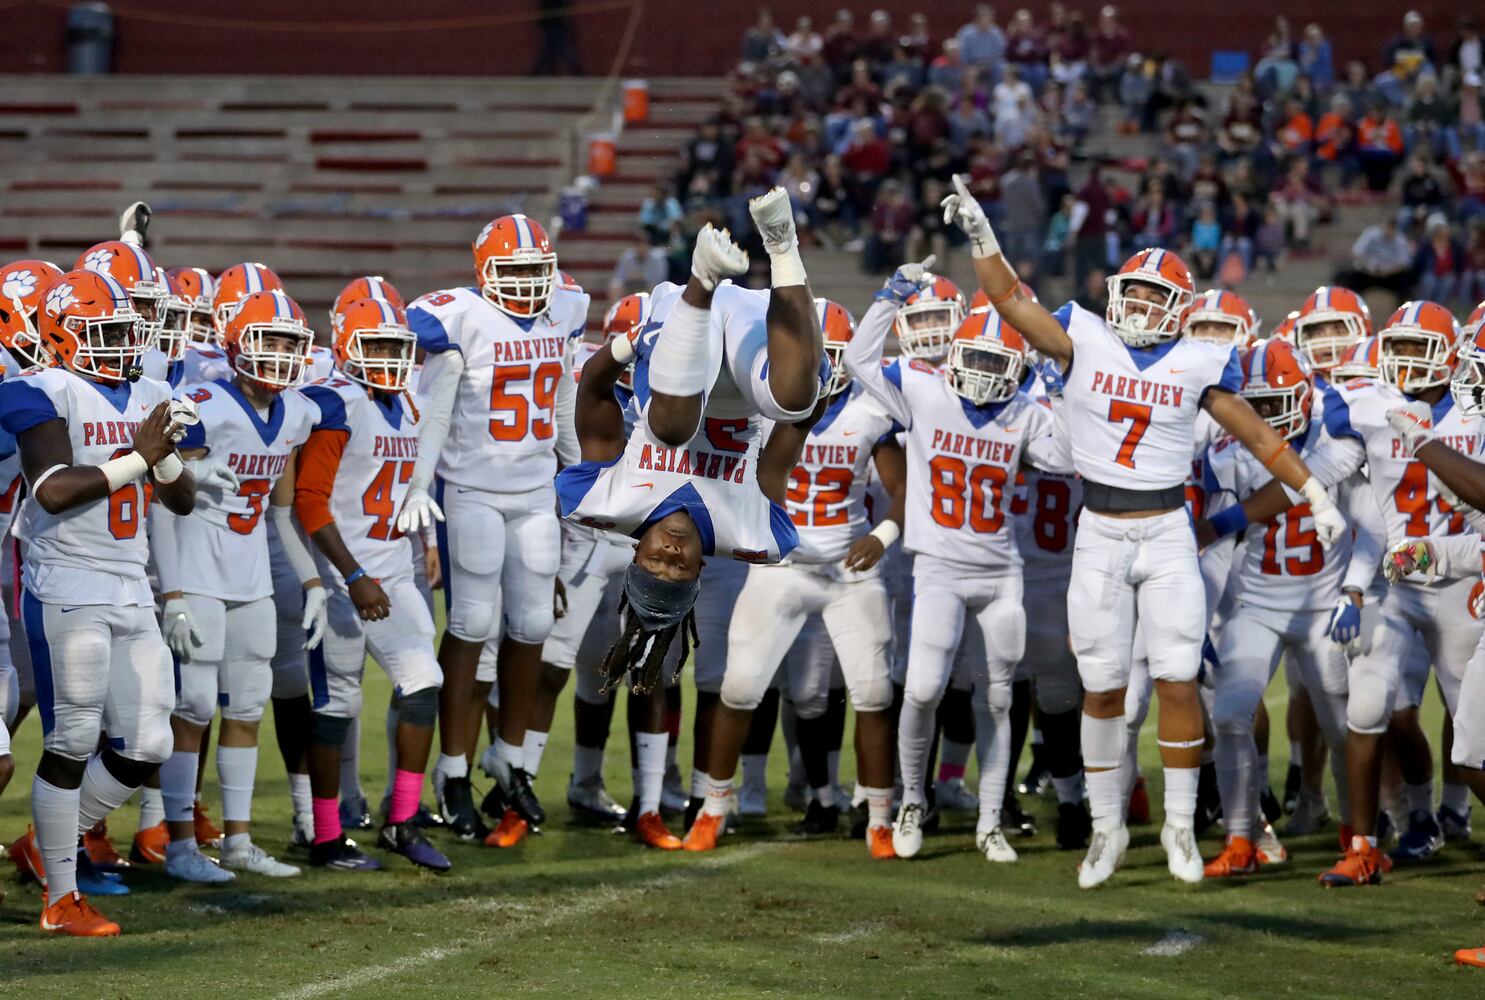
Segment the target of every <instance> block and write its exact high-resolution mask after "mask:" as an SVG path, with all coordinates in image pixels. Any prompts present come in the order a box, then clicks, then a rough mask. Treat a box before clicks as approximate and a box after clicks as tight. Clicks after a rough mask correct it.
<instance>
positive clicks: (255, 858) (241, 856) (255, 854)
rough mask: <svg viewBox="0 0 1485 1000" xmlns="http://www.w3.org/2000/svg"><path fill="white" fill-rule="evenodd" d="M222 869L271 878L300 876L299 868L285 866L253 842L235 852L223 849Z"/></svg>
mask: <svg viewBox="0 0 1485 1000" xmlns="http://www.w3.org/2000/svg"><path fill="white" fill-rule="evenodd" d="M222 867H223V868H230V869H231V870H232V871H235V872H247V873H249V874H251V875H266V876H267V877H269V878H293V877H294V876H295V875H298V874H299V869H298V868H295V867H294V866H293V865H286V864H284V863H283V862H282V861H279V860H278V859H277V858H275V857H273V855H271V854H269V853H268V852H267V851H265V850H263V848H261V847H259V846H258V845H257V844H255V843H253V842H252V841H251V840H250V841H248V842H247V845H246V846H245V847H239V848H238V849H237V850H235V851H229V850H227V849H226V848H225V847H224V848H222Z"/></svg>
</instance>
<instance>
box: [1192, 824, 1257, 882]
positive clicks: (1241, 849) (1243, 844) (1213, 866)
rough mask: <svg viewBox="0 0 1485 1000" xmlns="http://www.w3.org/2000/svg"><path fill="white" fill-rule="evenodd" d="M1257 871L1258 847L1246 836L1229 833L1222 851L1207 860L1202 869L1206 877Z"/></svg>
mask: <svg viewBox="0 0 1485 1000" xmlns="http://www.w3.org/2000/svg"><path fill="white" fill-rule="evenodd" d="M1257 871H1258V849H1257V848H1255V847H1254V846H1253V842H1252V841H1251V840H1249V839H1248V838H1247V837H1239V836H1237V835H1236V834H1229V835H1228V837H1227V843H1225V844H1223V845H1222V853H1221V854H1218V855H1217V856H1216V857H1215V858H1213V859H1212V860H1210V861H1208V862H1207V863H1206V866H1205V867H1204V868H1203V869H1202V875H1203V876H1204V877H1206V878H1233V877H1235V876H1238V875H1252V874H1254V873H1255V872H1257Z"/></svg>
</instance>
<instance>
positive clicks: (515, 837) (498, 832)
mask: <svg viewBox="0 0 1485 1000" xmlns="http://www.w3.org/2000/svg"><path fill="white" fill-rule="evenodd" d="M530 832H531V826H530V824H528V823H527V822H526V820H525V818H523V817H522V816H521V814H520V813H518V812H516V811H515V810H514V809H507V810H506V811H505V815H504V816H501V817H500V822H499V823H497V824H496V826H495V829H493V830H491V831H490V833H489V835H488V836H487V837H485V846H486V847H515V846H516V845H517V844H519V843H520V842H521V841H523V840H525V839H526V834H528V833H530Z"/></svg>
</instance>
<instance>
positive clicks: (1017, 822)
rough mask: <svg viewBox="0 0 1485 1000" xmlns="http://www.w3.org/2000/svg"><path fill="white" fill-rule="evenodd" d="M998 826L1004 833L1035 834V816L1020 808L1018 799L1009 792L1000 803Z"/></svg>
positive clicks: (1029, 835)
mask: <svg viewBox="0 0 1485 1000" xmlns="http://www.w3.org/2000/svg"><path fill="white" fill-rule="evenodd" d="M1000 826H1001V829H1003V830H1005V832H1006V833H1017V834H1020V835H1021V836H1023V837H1034V836H1036V818H1035V817H1034V816H1032V815H1031V814H1030V813H1029V812H1027V811H1026V810H1025V809H1022V808H1021V802H1020V800H1019V799H1017V798H1016V796H1014V795H1011V794H1007V795H1006V797H1005V801H1004V802H1002V803H1001V805H1000Z"/></svg>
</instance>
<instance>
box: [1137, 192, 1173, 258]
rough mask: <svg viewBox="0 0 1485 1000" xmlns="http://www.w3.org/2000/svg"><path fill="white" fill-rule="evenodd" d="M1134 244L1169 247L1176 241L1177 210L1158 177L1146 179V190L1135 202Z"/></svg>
mask: <svg viewBox="0 0 1485 1000" xmlns="http://www.w3.org/2000/svg"><path fill="white" fill-rule="evenodd" d="M1130 225H1131V226H1132V227H1133V229H1134V244H1135V246H1140V247H1168V246H1174V245H1175V243H1176V225H1177V220H1176V210H1175V209H1174V208H1173V207H1172V206H1171V204H1170V202H1169V201H1167V200H1166V197H1165V186H1164V185H1163V184H1161V183H1160V181H1159V180H1158V179H1157V178H1147V179H1146V180H1145V188H1144V191H1143V192H1142V193H1141V194H1140V197H1139V201H1137V202H1136V203H1135V206H1134V212H1133V214H1132V216H1131V218H1130Z"/></svg>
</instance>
